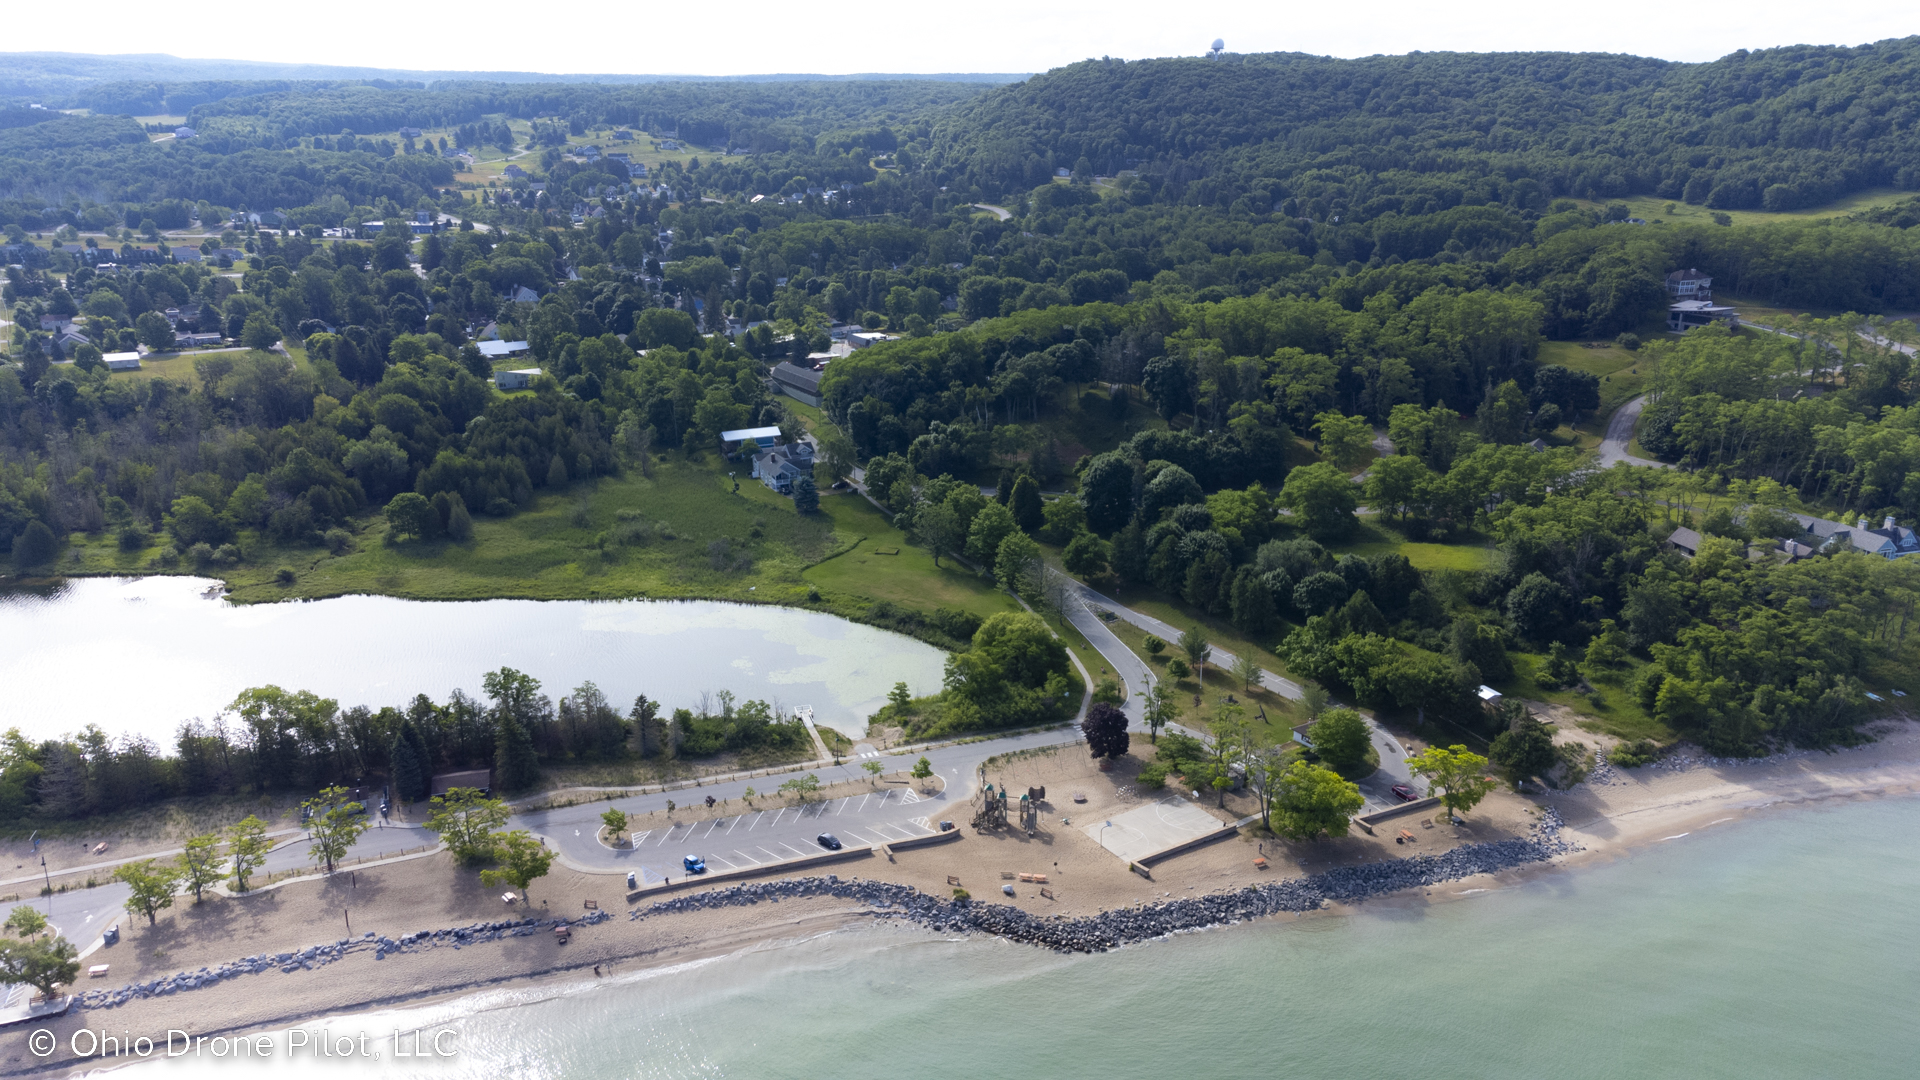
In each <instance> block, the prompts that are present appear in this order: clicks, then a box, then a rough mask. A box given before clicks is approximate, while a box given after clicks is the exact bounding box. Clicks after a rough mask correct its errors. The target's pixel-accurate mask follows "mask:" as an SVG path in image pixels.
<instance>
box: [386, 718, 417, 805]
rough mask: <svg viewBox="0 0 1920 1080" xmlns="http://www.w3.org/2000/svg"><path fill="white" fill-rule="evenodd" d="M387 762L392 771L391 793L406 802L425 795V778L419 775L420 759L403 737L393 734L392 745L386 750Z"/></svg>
mask: <svg viewBox="0 0 1920 1080" xmlns="http://www.w3.org/2000/svg"><path fill="white" fill-rule="evenodd" d="M387 762H388V764H389V765H390V766H391V767H392V770H393V793H394V795H395V796H397V797H399V798H400V799H402V800H404V801H406V802H414V801H416V800H418V799H420V798H421V797H422V796H424V795H425V794H426V788H427V781H426V777H425V776H423V775H421V769H420V758H419V756H418V755H417V754H415V753H414V750H413V745H412V744H411V743H409V742H408V741H407V740H406V739H405V738H404V737H403V736H401V735H400V734H398V733H395V735H394V737H393V744H392V745H391V746H389V747H388V748H387Z"/></svg>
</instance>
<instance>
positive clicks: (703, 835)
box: [700, 818, 720, 840]
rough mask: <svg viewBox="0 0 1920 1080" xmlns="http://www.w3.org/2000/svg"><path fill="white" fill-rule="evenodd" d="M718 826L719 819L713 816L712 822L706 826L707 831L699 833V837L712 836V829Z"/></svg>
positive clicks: (703, 838)
mask: <svg viewBox="0 0 1920 1080" xmlns="http://www.w3.org/2000/svg"><path fill="white" fill-rule="evenodd" d="M719 827H720V819H719V818H715V819H714V821H713V824H711V825H709V826H707V831H706V832H703V833H701V834H700V839H702V840H705V839H706V838H707V837H709V836H712V835H713V830H715V829H717V828H719Z"/></svg>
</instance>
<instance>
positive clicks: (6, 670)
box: [0, 577, 946, 747]
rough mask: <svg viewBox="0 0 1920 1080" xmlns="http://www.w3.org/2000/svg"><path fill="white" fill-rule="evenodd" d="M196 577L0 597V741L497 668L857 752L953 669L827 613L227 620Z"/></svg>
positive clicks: (267, 610)
mask: <svg viewBox="0 0 1920 1080" xmlns="http://www.w3.org/2000/svg"><path fill="white" fill-rule="evenodd" d="M216 584H217V583H215V582H212V581H209V580H207V579H204V578H189V577H147V578H78V579H74V580H72V581H69V582H67V583H65V584H64V585H63V586H62V587H60V588H59V589H58V590H56V591H54V592H51V593H47V594H35V593H28V592H0V688H4V690H0V730H4V729H6V728H9V727H18V728H20V730H21V731H22V732H24V733H25V734H26V735H28V736H29V737H31V738H35V739H39V738H47V737H51V736H55V735H59V734H62V733H65V732H72V731H77V730H78V729H79V728H81V727H82V726H83V725H86V724H89V723H94V724H99V725H100V726H101V728H102V729H104V730H105V731H107V732H108V733H109V734H115V735H117V734H120V733H122V732H139V733H143V734H146V735H149V736H151V737H153V739H154V740H155V741H157V742H159V743H160V744H161V746H162V747H171V745H172V741H173V736H174V733H175V731H176V729H177V728H178V726H179V723H180V721H181V720H183V719H187V718H190V717H194V716H202V717H212V716H213V715H214V714H215V713H217V712H219V711H220V710H221V709H222V708H224V707H225V706H226V705H227V704H228V703H229V702H231V701H232V700H233V699H234V697H235V696H236V695H237V694H238V693H239V692H240V691H241V690H244V689H246V688H247V687H250V686H261V685H266V684H274V685H278V686H281V687H285V688H286V689H289V690H311V691H313V692H314V693H317V694H320V695H322V696H325V697H330V698H336V699H338V700H339V701H340V704H341V705H342V706H343V707H350V706H354V705H369V706H373V707H375V708H378V707H380V706H382V705H405V704H406V702H408V701H409V700H411V699H412V697H413V695H415V694H417V693H424V694H427V695H429V696H431V697H432V698H433V699H434V700H436V701H445V700H446V698H447V695H448V694H449V693H450V692H452V691H453V690H454V689H455V688H456V687H458V688H461V689H464V690H466V691H467V692H468V693H469V694H472V695H473V696H475V697H479V696H481V695H480V677H481V675H483V674H485V673H486V672H488V671H492V670H495V669H497V668H500V667H502V666H507V667H513V668H518V669H519V670H521V671H524V672H526V673H527V674H529V675H532V676H533V677H534V678H536V679H539V680H540V681H541V683H542V684H543V686H542V689H543V691H544V692H545V693H547V694H548V695H549V696H552V697H555V698H558V697H559V696H561V695H563V694H566V693H567V692H569V691H571V690H572V689H573V688H574V687H576V686H578V685H580V684H581V683H582V682H586V681H589V680H591V681H592V682H594V683H595V684H597V685H598V686H599V687H600V689H601V690H602V691H603V692H604V693H605V694H606V695H607V698H608V699H609V700H610V701H612V702H613V704H614V706H615V707H616V708H618V709H620V711H621V712H622V713H624V712H625V711H626V710H627V708H628V706H630V705H631V704H632V703H633V698H634V695H636V694H643V693H644V694H646V695H647V696H648V697H650V698H653V699H654V700H656V701H661V702H664V703H665V704H666V705H667V707H668V708H677V707H681V706H687V707H692V706H694V705H696V704H697V703H698V701H699V697H700V694H701V693H702V692H712V691H719V690H731V691H732V692H733V694H734V696H735V697H736V698H737V699H739V700H741V701H748V700H753V699H756V698H757V699H760V700H764V701H768V702H772V703H776V704H780V705H783V706H785V707H787V708H788V709H791V708H792V707H793V706H797V705H811V706H813V709H814V720H815V722H816V723H819V724H823V725H826V726H829V727H833V728H835V729H837V730H839V731H842V732H845V733H847V734H849V735H854V736H858V735H860V734H861V733H863V732H864V731H865V730H866V718H867V717H869V716H871V715H872V714H873V713H874V712H875V711H876V710H877V709H879V707H880V706H881V704H883V703H884V701H885V698H886V694H887V691H888V690H890V689H892V687H893V684H894V683H896V682H900V681H905V682H906V684H907V685H908V686H910V687H912V688H913V691H914V693H915V694H924V693H929V692H932V691H934V690H937V689H938V688H939V686H940V679H941V673H942V669H943V666H944V664H945V662H946V653H944V652H942V651H941V650H939V649H936V648H934V647H933V646H931V645H927V644H925V643H924V642H920V641H916V640H914V639H913V638H909V637H906V636H905V635H902V634H896V633H893V632H891V631H887V630H880V629H877V628H874V627H870V626H862V625H860V624H858V623H852V622H848V621H847V620H845V619H841V618H838V617H835V616H832V615H824V614H820V613H818V612H812V611H802V610H797V609H794V608H781V607H772V606H760V605H751V604H725V603H716V602H711V601H651V600H607V601H588V600H550V601H540V600H480V601H471V602H460V603H430V602H423V601H417V600H396V599H393V598H391V597H381V596H347V597H340V598H338V599H333V600H316V601H312V602H307V603H282V604H254V605H244V606H243V605H234V604H229V603H227V602H226V601H225V600H222V599H218V598H217V597H216V598H213V599H208V598H206V597H205V596H204V595H203V594H204V593H205V592H206V590H207V589H208V587H209V586H213V585H216Z"/></svg>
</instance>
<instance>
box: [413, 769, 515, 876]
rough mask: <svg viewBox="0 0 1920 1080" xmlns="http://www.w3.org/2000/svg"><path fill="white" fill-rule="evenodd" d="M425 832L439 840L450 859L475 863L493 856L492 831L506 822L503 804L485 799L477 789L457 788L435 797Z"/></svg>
mask: <svg viewBox="0 0 1920 1080" xmlns="http://www.w3.org/2000/svg"><path fill="white" fill-rule="evenodd" d="M428 806H430V807H431V812H430V814H429V816H428V817H427V821H426V829H427V831H428V832H431V833H434V834H436V835H438V836H439V837H440V842H441V843H443V844H445V845H447V851H448V852H449V853H450V854H452V855H453V857H454V859H455V860H457V861H459V862H463V863H476V862H481V861H483V860H485V859H486V858H487V857H488V856H490V855H492V854H493V836H494V833H493V830H494V829H497V828H499V827H500V826H502V825H505V824H506V823H507V816H508V811H507V804H506V802H505V801H503V800H501V799H489V798H487V797H486V796H485V795H482V794H481V793H480V789H479V788H469V787H457V788H450V789H448V791H447V793H446V794H445V795H435V796H434V797H433V801H432V802H430V803H429V804H428Z"/></svg>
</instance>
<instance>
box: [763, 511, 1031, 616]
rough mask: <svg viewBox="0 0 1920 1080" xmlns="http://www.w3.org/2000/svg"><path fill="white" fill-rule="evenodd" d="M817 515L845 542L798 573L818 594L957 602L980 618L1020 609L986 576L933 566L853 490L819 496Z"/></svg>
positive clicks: (921, 604) (906, 603)
mask: <svg viewBox="0 0 1920 1080" xmlns="http://www.w3.org/2000/svg"><path fill="white" fill-rule="evenodd" d="M756 486H758V485H756ZM820 515H821V517H823V518H825V519H827V520H828V521H830V522H831V523H832V524H833V528H834V531H835V533H836V534H837V535H838V536H840V537H841V538H842V540H843V541H844V545H845V546H844V549H843V551H842V553H841V554H838V555H835V556H834V557H832V558H830V559H827V560H826V561H824V562H821V563H818V564H816V565H814V566H811V567H809V568H808V569H806V570H805V571H804V572H803V575H802V576H803V577H804V578H805V579H806V580H807V581H808V582H811V583H812V584H814V585H816V586H818V587H819V588H820V591H821V592H822V593H823V594H824V593H829V592H841V593H848V594H854V595H859V596H864V597H868V598H870V599H874V600H886V601H889V602H891V603H895V604H899V605H901V606H903V607H911V608H918V609H920V610H932V609H933V608H936V607H941V606H946V607H957V608H960V609H962V610H965V611H970V612H972V613H974V614H975V615H978V616H980V617H982V618H986V617H987V616H989V615H997V614H999V613H1000V612H1003V611H1018V610H1020V605H1019V604H1018V603H1017V602H1015V600H1014V599H1013V597H1011V596H1009V595H1007V594H1006V593H1004V592H1001V591H1000V590H999V589H998V588H997V587H996V586H995V585H994V583H993V582H992V581H990V580H988V579H987V578H984V577H981V576H980V575H978V574H975V573H974V572H972V571H971V570H968V569H966V568H965V567H962V566H960V565H959V564H957V563H955V562H954V561H953V560H952V559H945V560H942V561H941V565H940V566H939V567H938V568H936V567H935V566H934V565H933V558H932V557H931V556H930V555H928V554H927V551H926V549H925V548H919V547H914V546H913V545H911V544H909V543H907V538H906V536H905V534H903V533H901V531H900V530H899V529H896V528H894V527H893V524H892V523H891V522H890V521H888V520H887V518H886V515H884V514H882V513H881V512H880V511H879V510H877V509H875V508H874V505H873V504H872V503H870V502H868V501H867V500H866V499H864V498H862V497H861V496H859V495H857V494H843V495H825V496H822V497H821V499H820ZM883 552H896V553H897V554H883Z"/></svg>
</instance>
